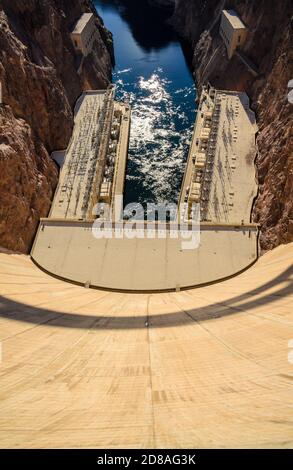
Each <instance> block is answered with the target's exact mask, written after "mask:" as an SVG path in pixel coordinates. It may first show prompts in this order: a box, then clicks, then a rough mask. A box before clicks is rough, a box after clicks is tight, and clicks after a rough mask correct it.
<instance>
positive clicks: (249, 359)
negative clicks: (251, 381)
mask: <svg viewBox="0 0 293 470" xmlns="http://www.w3.org/2000/svg"><path fill="white" fill-rule="evenodd" d="M174 303H176V305H177V306H178V308H179V309H180V310H181V311H182V312H183V313H185V314H186V315H187V316H188V317H189V318H190V319H191V320H193V321H194V322H195V323H197V325H198V326H199V327H200V328H201V329H202V330H204V331H205V332H206V333H207V334H208V335H210V336H211V337H212V338H214V339H215V340H216V341H218V343H220V344H221V345H222V346H224V347H225V349H227V350H228V351H230V352H231V353H232V354H233V355H234V356H235V355H236V356H238V357H241V358H242V359H245V360H247V361H249V362H251V363H252V364H253V365H256V366H258V367H259V368H260V369H264V370H266V371H269V372H273V370H272V369H270V368H268V367H265V366H263V365H262V364H259V363H258V362H256V361H254V360H253V359H251V358H250V357H248V356H247V355H246V354H243V353H242V352H241V351H239V350H238V349H235V348H234V347H232V346H229V344H227V343H226V342H225V341H223V340H222V339H221V338H219V337H218V336H217V335H215V334H214V333H212V332H211V331H210V330H209V329H208V328H206V327H205V326H203V325H202V323H201V322H200V320H197V319H196V318H194V317H193V316H192V315H191V314H190V313H189V312H187V311H186V310H184V309H183V308H182V307H180V305H179V304H178V302H176V301H174ZM217 304H218V305H222V306H223V305H224V306H226V305H225V304H221V303H217ZM226 307H227V306H226ZM228 308H231V310H232V307H228Z"/></svg>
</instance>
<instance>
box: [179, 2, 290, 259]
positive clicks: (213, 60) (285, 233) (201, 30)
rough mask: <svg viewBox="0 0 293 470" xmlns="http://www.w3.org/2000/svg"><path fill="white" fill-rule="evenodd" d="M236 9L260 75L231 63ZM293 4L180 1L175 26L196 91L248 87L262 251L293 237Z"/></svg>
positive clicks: (248, 52)
mask: <svg viewBox="0 0 293 470" xmlns="http://www.w3.org/2000/svg"><path fill="white" fill-rule="evenodd" d="M223 8H233V9H235V10H236V11H237V13H238V14H239V15H240V16H241V18H242V20H243V21H244V23H245V24H246V26H247V27H248V31H249V34H248V39H247V41H246V44H245V45H244V47H243V51H242V52H243V53H244V54H245V56H246V58H248V60H249V61H251V62H252V63H253V66H254V67H255V68H256V70H257V71H258V76H257V77H255V76H254V75H253V73H251V70H249V69H248V68H247V67H246V66H245V65H244V64H243V62H242V61H241V60H240V58H239V57H238V56H236V55H235V56H234V57H233V58H232V59H231V60H228V58H227V53H226V49H225V46H224V44H223V41H222V39H221V38H220V36H219V24H220V13H221V10H222V9H223ZM292 16H293V7H292V3H291V2H290V0H280V1H278V2H275V1H271V0H231V1H222V0H175V11H174V15H173V18H172V20H171V21H172V23H173V24H174V26H175V28H176V29H177V31H178V32H179V34H180V35H181V36H183V37H184V38H185V39H186V40H188V41H189V43H190V44H191V46H192V49H193V61H192V67H193V71H194V77H195V79H196V81H197V84H198V86H199V89H200V88H201V86H202V85H203V84H204V83H206V82H210V83H211V84H212V85H213V86H215V87H218V88H220V89H233V90H239V91H245V92H246V93H247V94H248V95H249V97H250V99H251V106H252V108H253V110H254V111H255V112H256V115H257V120H258V126H259V133H258V136H257V148H258V153H257V158H256V167H257V179H258V184H259V194H258V197H257V200H256V202H255V205H254V208H253V213H252V218H253V220H254V221H255V222H258V223H260V224H261V234H260V245H261V248H262V250H267V249H271V248H273V247H275V246H277V245H279V244H281V243H286V242H290V241H292V240H293V147H292V112H293V105H292V104H290V103H289V101H288V97H287V95H288V91H289V90H288V88H287V86H288V82H289V80H290V79H293V42H292V29H293V23H292Z"/></svg>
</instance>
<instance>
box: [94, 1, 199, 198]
mask: <svg viewBox="0 0 293 470" xmlns="http://www.w3.org/2000/svg"><path fill="white" fill-rule="evenodd" d="M95 5H96V8H97V11H98V13H99V14H100V15H101V16H102V18H103V20H104V23H105V26H106V27H107V28H108V29H109V30H110V31H111V32H112V33H113V36H114V48H115V61H116V66H115V70H114V75H113V82H114V83H115V84H116V86H117V92H116V98H117V99H121V100H128V101H129V102H130V104H131V107H132V121H131V134H130V146H129V155H128V165H127V174H126V182H125V194H124V203H125V204H128V203H130V202H132V203H133V202H137V203H141V204H145V203H150V202H151V203H163V202H166V203H174V202H175V203H177V199H178V195H179V191H180V186H181V182H182V177H183V174H184V167H185V162H186V159H187V155H188V147H189V143H190V140H191V135H192V128H193V124H194V119H195V98H196V90H195V86H194V82H193V79H192V75H191V73H190V70H189V68H188V65H187V62H186V59H185V56H184V53H183V50H182V48H181V45H180V43H179V41H178V39H177V37H176V35H175V33H174V31H173V30H172V28H171V27H170V26H168V24H167V23H166V22H165V17H166V16H167V15H166V12H162V11H161V10H159V9H157V8H156V7H150V6H148V5H147V0H139V1H136V2H133V1H132V0H128V1H127V0H125V1H124V2H123V1H122V0H98V1H95ZM125 5H126V6H125ZM135 5H136V6H135Z"/></svg>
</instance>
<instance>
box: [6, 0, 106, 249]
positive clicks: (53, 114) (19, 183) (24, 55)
mask: <svg viewBox="0 0 293 470" xmlns="http://www.w3.org/2000/svg"><path fill="white" fill-rule="evenodd" d="M91 10H92V11H93V12H94V13H95V15H96V24H97V28H98V30H99V40H97V41H96V42H95V44H94V48H93V52H92V53H91V54H90V55H89V56H88V57H87V58H86V60H85V62H84V65H83V68H82V73H81V74H78V72H77V70H78V65H79V60H80V58H79V57H78V55H77V54H76V52H75V50H74V47H73V44H72V41H71V38H70V30H71V28H72V26H73V25H74V23H75V22H76V21H77V19H78V18H79V17H80V15H81V14H82V13H83V12H85V11H91ZM112 58H113V48H112V35H111V34H110V33H109V32H108V31H107V30H106V28H105V27H104V25H103V22H102V20H101V18H100V17H99V16H98V15H97V13H96V12H95V10H94V7H93V4H92V2H91V1H90V0H72V1H70V2H68V1H66V0H58V1H57V0H41V1H37V0H26V1H23V0H0V80H1V83H2V89H3V102H4V105H2V106H0V173H1V179H0V245H2V246H4V247H6V248H8V249H12V250H17V251H22V252H28V251H29V249H30V246H31V243H32V240H33V237H34V234H35V231H36V228H37V225H38V221H39V218H40V217H42V216H46V215H47V213H48V210H49V208H50V203H51V200H52V197H53V194H54V189H55V186H56V184H57V179H58V171H57V167H56V165H55V163H54V162H53V161H52V160H51V158H50V156H49V154H50V152H51V151H53V150H55V149H64V148H66V146H67V144H68V141H69V139H70V135H71V131H72V126H73V112H72V109H73V105H74V102H75V101H76V99H77V97H78V96H79V95H80V94H81V92H82V91H83V90H84V89H90V88H105V87H106V86H107V85H108V84H109V82H110V80H111V71H112V63H111V62H112Z"/></svg>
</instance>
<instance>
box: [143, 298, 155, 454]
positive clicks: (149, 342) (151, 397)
mask: <svg viewBox="0 0 293 470" xmlns="http://www.w3.org/2000/svg"><path fill="white" fill-rule="evenodd" d="M150 300H151V295H148V297H147V307H146V322H145V326H146V328H147V342H148V351H149V371H150V372H149V379H150V403H151V419H152V438H153V447H154V448H156V425H155V410H154V400H153V377H152V374H153V372H152V371H153V364H152V353H151V339H150V322H149V306H150Z"/></svg>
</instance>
